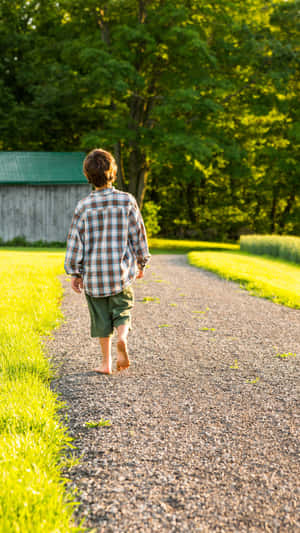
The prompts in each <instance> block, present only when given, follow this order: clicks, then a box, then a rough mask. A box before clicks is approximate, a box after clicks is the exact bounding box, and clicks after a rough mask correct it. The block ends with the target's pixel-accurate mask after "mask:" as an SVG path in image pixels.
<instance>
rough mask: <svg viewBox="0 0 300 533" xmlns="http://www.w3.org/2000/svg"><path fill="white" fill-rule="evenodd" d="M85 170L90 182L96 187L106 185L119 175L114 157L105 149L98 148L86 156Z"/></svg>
mask: <svg viewBox="0 0 300 533" xmlns="http://www.w3.org/2000/svg"><path fill="white" fill-rule="evenodd" d="M83 172H84V174H85V176H86V178H87V180H88V182H89V183H92V184H93V185H95V187H105V185H108V184H110V183H113V182H114V181H115V179H116V177H117V164H116V162H115V159H114V157H113V156H112V155H111V154H110V153H109V152H106V151H105V150H101V149H100V148H96V149H95V150H92V151H91V152H90V153H88V155H87V156H86V158H85V160H84V162H83Z"/></svg>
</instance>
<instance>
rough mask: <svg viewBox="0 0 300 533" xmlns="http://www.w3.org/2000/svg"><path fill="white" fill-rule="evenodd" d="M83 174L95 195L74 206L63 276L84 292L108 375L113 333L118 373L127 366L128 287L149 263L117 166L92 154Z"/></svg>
mask: <svg viewBox="0 0 300 533" xmlns="http://www.w3.org/2000/svg"><path fill="white" fill-rule="evenodd" d="M83 171H84V174H85V176H86V178H87V180H88V182H89V183H91V184H93V185H94V187H95V190H93V191H92V192H91V193H90V194H89V195H88V196H87V197H86V198H83V199H82V200H80V202H79V203H78V204H77V206H76V209H75V212H74V216H73V220H72V224H71V227H70V231H69V234H68V238H67V251H66V257H65V271H66V273H67V274H71V276H72V278H71V287H72V289H73V290H74V291H75V292H77V293H80V292H81V291H82V289H83V290H84V293H85V297H86V300H87V304H88V309H89V313H90V318H91V336H92V337H99V340H100V345H101V350H102V356H103V359H102V365H101V366H100V367H98V368H95V369H94V371H95V372H99V373H100V374H112V358H111V339H112V335H113V330H114V327H115V328H116V329H117V333H118V342H117V370H124V369H126V368H128V367H129V365H130V361H129V357H128V352H127V335H128V331H129V330H130V329H131V317H130V310H131V308H132V307H133V301H134V296H133V290H132V288H131V284H132V283H133V281H134V280H135V279H136V278H142V277H143V275H144V269H145V266H146V264H147V263H148V261H149V259H150V254H149V250H148V244H147V237H146V231H145V227H144V222H143V219H142V216H141V213H140V211H139V208H138V205H137V203H136V200H135V198H134V197H133V196H132V195H131V194H128V193H126V192H123V191H119V190H117V189H115V187H113V183H114V181H115V180H116V175H117V165H116V162H115V160H114V158H113V156H112V155H111V154H110V153H109V152H106V151H105V150H101V149H95V150H92V151H91V152H90V153H89V154H88V155H87V156H86V158H85V160H84V162H83Z"/></svg>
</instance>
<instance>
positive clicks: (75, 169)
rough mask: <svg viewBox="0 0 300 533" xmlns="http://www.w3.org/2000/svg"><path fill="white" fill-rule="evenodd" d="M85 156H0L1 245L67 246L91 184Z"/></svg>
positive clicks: (24, 154)
mask: <svg viewBox="0 0 300 533" xmlns="http://www.w3.org/2000/svg"><path fill="white" fill-rule="evenodd" d="M85 155H86V154H85V153H84V152H0V239H1V241H0V242H8V241H11V240H12V239H15V238H16V237H22V238H24V239H26V241H27V242H35V241H44V242H65V241H66V237H67V234H68V229H69V227H70V223H71V220H72V215H73V212H74V208H75V206H76V204H77V202H78V201H79V200H80V199H81V198H83V197H84V196H86V195H87V194H89V192H90V191H91V186H90V185H89V184H88V183H87V180H86V178H85V176H84V174H83V172H82V163H83V160H84V158H85Z"/></svg>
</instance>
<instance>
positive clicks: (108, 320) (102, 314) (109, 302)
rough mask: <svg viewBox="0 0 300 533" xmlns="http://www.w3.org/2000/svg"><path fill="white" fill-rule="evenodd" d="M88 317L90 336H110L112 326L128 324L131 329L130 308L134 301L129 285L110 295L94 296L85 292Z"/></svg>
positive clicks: (112, 329)
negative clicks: (89, 319) (89, 318)
mask: <svg viewBox="0 0 300 533" xmlns="http://www.w3.org/2000/svg"><path fill="white" fill-rule="evenodd" d="M85 297H86V300H87V304H88V308H89V312H90V317H91V337H111V336H112V334H113V331H114V328H117V327H118V326H120V325H121V324H128V325H129V329H131V316H130V310H131V309H132V307H133V303H134V294H133V289H132V288H131V287H127V288H126V289H124V290H123V291H122V292H119V293H118V294H114V295H112V296H104V297H102V298H96V297H94V296H90V295H89V294H87V293H85Z"/></svg>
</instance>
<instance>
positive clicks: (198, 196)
mask: <svg viewBox="0 0 300 533" xmlns="http://www.w3.org/2000/svg"><path fill="white" fill-rule="evenodd" d="M299 6H300V2H299V0H296V1H294V0H293V1H291V0H288V1H283V0H273V1H272V2H271V1H267V0H264V1H263V0H243V1H239V0H238V1H234V2H233V1H232V2H231V1H230V0H229V1H228V0H215V1H214V2H213V3H206V2H203V0H193V1H190V0H178V1H175V2H174V0H108V1H105V2H102V1H100V2H99V1H97V0H61V1H58V0H39V1H38V0H27V1H26V2H21V1H18V0H0V14H1V22H0V27H1V34H0V35H1V37H0V41H1V45H2V51H3V52H2V59H3V61H2V65H1V67H0V68H1V71H2V72H1V80H2V81H1V84H0V102H1V104H0V107H1V111H0V113H1V134H0V143H1V149H2V150H62V151H65V150H82V149H84V150H87V151H88V150H90V149H92V148H94V147H96V146H101V147H104V148H105V149H108V150H110V151H112V152H113V153H114V155H115V157H116V160H117V163H118V168H119V173H118V186H119V187H120V188H122V189H124V190H128V191H129V192H131V193H132V194H134V195H135V196H136V197H137V199H138V202H139V203H140V205H141V206H142V205H143V202H144V204H145V209H146V205H147V204H148V209H146V211H147V213H148V214H149V216H150V217H151V213H152V216H157V209H156V210H155V209H154V210H153V209H152V210H151V205H152V206H154V205H155V206H159V208H160V211H159V215H160V227H161V233H162V234H163V235H166V236H181V237H188V236H191V237H199V238H205V239H220V240H225V239H226V240H228V239H230V240H234V239H236V238H238V236H239V235H240V233H246V232H260V233H270V232H277V233H283V234H288V233H294V234H297V233H299V231H300V197H299V196H300V182H299V174H297V150H298V152H299V138H300V124H299V105H298V102H299V45H298V44H297V42H298V41H297V37H298V35H299V32H298V29H299V26H297V13H298V12H299Z"/></svg>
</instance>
